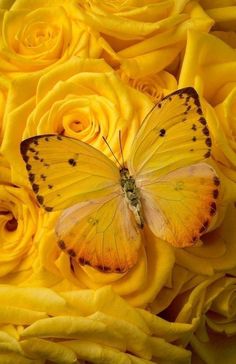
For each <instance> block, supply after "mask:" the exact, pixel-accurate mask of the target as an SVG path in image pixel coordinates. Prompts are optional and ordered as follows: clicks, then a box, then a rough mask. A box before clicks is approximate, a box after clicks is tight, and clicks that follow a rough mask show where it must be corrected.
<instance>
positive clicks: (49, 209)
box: [43, 206, 53, 212]
mask: <svg viewBox="0 0 236 364" xmlns="http://www.w3.org/2000/svg"><path fill="white" fill-rule="evenodd" d="M43 208H44V210H45V211H47V212H52V211H53V207H50V206H43Z"/></svg>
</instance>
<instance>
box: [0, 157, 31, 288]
mask: <svg viewBox="0 0 236 364" xmlns="http://www.w3.org/2000/svg"><path fill="white" fill-rule="evenodd" d="M37 219H38V209H37V208H36V207H35V205H34V203H33V198H32V196H30V195H29V194H28V191H27V190H26V189H24V188H23V187H18V186H16V185H12V184H11V183H10V170H9V167H8V165H7V164H6V162H5V161H4V159H3V158H2V157H0V236H1V238H0V243H1V249H0V282H1V283H5V282H7V283H9V282H13V283H19V282H21V281H22V280H24V279H25V278H26V277H27V276H29V274H30V272H31V265H32V259H34V253H35V249H34V246H33V237H34V235H35V233H36V227H37Z"/></svg>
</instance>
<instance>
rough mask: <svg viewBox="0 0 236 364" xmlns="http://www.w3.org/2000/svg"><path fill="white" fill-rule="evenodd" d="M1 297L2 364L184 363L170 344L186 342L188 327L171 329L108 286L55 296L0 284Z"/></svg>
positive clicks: (183, 353)
mask: <svg viewBox="0 0 236 364" xmlns="http://www.w3.org/2000/svg"><path fill="white" fill-rule="evenodd" d="M0 295H1V303H0V306H1V307H0V308H1V310H0V325H1V329H0V361H1V362H2V363H3V362H4V363H8V362H9V363H11V362H19V363H21V362H22V363H32V364H33V362H34V363H35V362H36V363H39V361H38V360H40V363H41V364H43V363H45V364H46V362H47V360H50V361H52V362H54V363H57V364H60V363H64V364H65V363H67V364H70V363H71V364H72V363H74V362H75V361H76V360H77V359H78V360H82V361H83V360H84V361H89V362H90V363H101V364H102V363H104V364H105V363H140V364H149V363H150V364H152V363H158V364H165V363H166V362H168V363H169V364H189V360H190V355H191V354H190V352H189V351H188V350H186V349H184V348H183V347H178V346H177V345H175V342H176V341H177V340H178V341H179V342H181V341H185V339H186V336H189V335H190V334H191V331H192V328H191V325H186V324H178V323H177V324H172V325H171V326H170V324H169V323H168V322H166V321H165V320H163V319H161V318H159V317H156V316H155V315H152V314H150V313H148V312H147V311H144V310H140V309H135V308H133V307H132V306H130V305H129V304H128V303H127V302H126V301H124V300H123V299H121V298H120V297H119V296H118V295H116V294H115V293H114V292H113V290H112V289H111V288H110V287H104V288H101V289H98V290H96V291H92V290H83V291H71V292H64V293H58V294H57V293H55V292H53V291H51V290H49V289H45V288H17V287H14V286H0ZM16 297H17V298H18V299H17V300H16V299H15V298H16ZM55 339H56V340H55ZM7 358H8V361H5V360H7ZM23 359H25V361H23ZM10 360H12V361H10Z"/></svg>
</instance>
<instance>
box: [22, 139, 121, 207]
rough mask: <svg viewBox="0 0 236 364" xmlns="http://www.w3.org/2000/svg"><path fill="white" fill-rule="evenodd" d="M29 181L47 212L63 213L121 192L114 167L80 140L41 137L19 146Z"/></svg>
mask: <svg viewBox="0 0 236 364" xmlns="http://www.w3.org/2000/svg"><path fill="white" fill-rule="evenodd" d="M21 154H22V157H23V159H24V161H25V163H26V169H27V171H28V176H29V181H30V182H31V185H32V189H33V191H34V192H35V194H36V198H37V200H38V202H39V204H40V205H41V206H42V207H43V208H44V209H45V210H46V211H55V210H62V209H65V208H67V207H69V206H71V205H74V204H76V203H77V202H80V201H87V200H90V199H94V198H98V197H102V196H106V195H109V193H111V192H114V191H118V190H119V191H120V193H122V192H121V187H120V174H119V169H118V168H117V167H116V165H115V164H114V163H113V162H112V161H111V160H110V159H109V158H108V157H106V156H105V155H104V154H103V153H101V152H100V151H99V150H97V149H95V148H93V147H92V146H90V145H88V144H86V143H83V142H82V141H80V140H77V139H73V138H69V137H65V136H60V135H40V136H34V137H32V138H29V139H26V140H24V141H23V142H22V143H21Z"/></svg>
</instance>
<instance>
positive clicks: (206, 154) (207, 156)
mask: <svg viewBox="0 0 236 364" xmlns="http://www.w3.org/2000/svg"><path fill="white" fill-rule="evenodd" d="M210 156H211V150H210V149H208V151H207V152H206V153H205V154H204V156H203V157H204V158H209V157H210Z"/></svg>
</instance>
